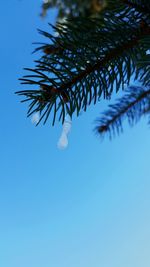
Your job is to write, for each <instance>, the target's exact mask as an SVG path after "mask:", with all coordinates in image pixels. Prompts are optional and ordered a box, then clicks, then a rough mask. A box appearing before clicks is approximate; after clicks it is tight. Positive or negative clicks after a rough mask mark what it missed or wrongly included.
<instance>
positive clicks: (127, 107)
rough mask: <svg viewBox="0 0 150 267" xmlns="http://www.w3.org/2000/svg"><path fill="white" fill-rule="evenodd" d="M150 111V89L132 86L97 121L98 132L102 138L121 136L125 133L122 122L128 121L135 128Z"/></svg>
mask: <svg viewBox="0 0 150 267" xmlns="http://www.w3.org/2000/svg"><path fill="white" fill-rule="evenodd" d="M149 111H150V89H148V90H145V89H143V87H137V86H131V87H129V88H128V90H127V93H126V95H125V96H123V97H122V98H120V99H119V100H118V101H117V103H116V104H114V105H109V109H108V110H107V111H106V112H104V113H103V116H102V118H100V119H98V120H97V124H98V126H97V127H96V129H95V130H96V132H97V133H98V134H100V136H104V135H105V134H107V133H108V134H109V137H112V135H115V134H119V133H120V132H122V131H123V128H122V122H123V120H124V119H125V118H127V119H128V122H129V125H130V126H133V125H134V124H135V123H137V122H138V120H139V119H140V118H141V117H142V116H143V115H145V114H147V113H148V112H149Z"/></svg>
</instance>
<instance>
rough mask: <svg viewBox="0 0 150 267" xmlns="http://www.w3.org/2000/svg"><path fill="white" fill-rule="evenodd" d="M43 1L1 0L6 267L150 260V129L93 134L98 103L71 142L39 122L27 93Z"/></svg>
mask: <svg viewBox="0 0 150 267" xmlns="http://www.w3.org/2000/svg"><path fill="white" fill-rule="evenodd" d="M40 4H41V1H37V0H36V1H35V0H20V1H19V0H8V1H1V15H0V25H1V42H0V51H1V57H0V60H1V61H0V77H1V80H0V86H1V105H0V114H1V118H0V123H1V130H0V142H1V144H0V147H1V149H0V266H1V267H101V266H102V267H149V266H150V164H149V163H150V161H149V158H150V152H149V151H150V129H149V127H148V126H147V123H146V120H142V121H141V122H140V123H139V124H138V125H137V126H135V127H134V128H132V129H129V128H128V127H126V129H125V133H124V135H122V136H120V137H118V138H115V139H114V140H113V141H112V142H110V141H109V140H107V139H106V140H105V141H104V142H100V140H99V139H98V138H97V137H96V136H95V135H94V133H93V132H92V129H93V127H94V125H93V121H94V119H95V118H96V117H97V116H98V114H99V113H100V112H101V111H102V110H103V109H102V107H104V104H102V103H100V104H98V105H97V106H95V107H92V108H90V109H89V112H87V113H86V114H83V115H82V116H80V118H78V119H75V120H74V121H73V127H72V132H71V134H70V136H69V147H68V149H67V150H65V151H60V150H58V149H57V146H56V144H57V141H58V138H59V135H60V132H61V126H60V125H59V124H57V125H56V127H54V128H52V127H51V125H50V123H48V124H47V125H46V126H39V127H38V128H36V127H34V126H33V125H32V124H31V122H30V120H29V119H26V110H27V106H26V105H25V104H24V105H23V104H20V103H19V100H20V99H19V98H18V97H17V96H15V95H14V92H15V91H17V90H22V89H23V88H22V86H21V85H20V84H19V82H18V78H19V77H21V76H22V75H23V74H24V71H23V70H22V68H23V67H31V66H33V63H32V60H33V58H34V57H35V55H31V52H32V50H33V45H32V42H34V41H42V39H41V37H40V36H39V35H38V33H37V31H36V29H37V28H41V29H44V30H47V29H48V26H47V23H48V22H54V20H55V15H56V11H55V10H54V11H51V12H50V13H49V16H48V17H47V18H46V19H45V20H42V19H41V18H40V17H39V16H38V15H39V13H40Z"/></svg>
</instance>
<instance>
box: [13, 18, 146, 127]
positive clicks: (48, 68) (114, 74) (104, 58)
mask: <svg viewBox="0 0 150 267" xmlns="http://www.w3.org/2000/svg"><path fill="white" fill-rule="evenodd" d="M83 21H86V23H87V24H86V32H85V35H84V36H83V35H81V34H80V32H79V31H78V27H79V24H80V28H81V32H82V25H81V22H80V21H78V23H77V24H76V25H75V24H69V25H68V27H67V29H66V27H62V26H61V27H59V28H58V31H59V34H60V35H61V47H63V51H61V52H60V50H59V49H58V53H57V52H56V53H51V54H50V55H47V56H44V57H42V58H41V60H39V61H36V63H37V65H36V68H35V69H27V70H28V71H31V72H33V74H32V75H26V76H25V77H24V78H22V79H20V80H21V81H22V83H23V84H31V85H39V86H40V90H37V91H35V90H34V91H32V90H26V91H20V92H18V94H19V95H24V96H26V97H27V99H28V100H32V103H34V105H33V106H34V107H35V106H36V105H37V110H36V108H35V109H30V108H29V110H30V111H31V112H29V113H28V115H30V114H32V113H33V112H34V111H39V110H40V111H41V112H42V110H44V108H45V107H46V103H47V104H48V106H49V107H50V108H51V109H52V108H53V106H54V113H55V112H56V111H58V110H60V117H59V119H61V120H62V121H63V119H64V116H65V112H68V113H69V114H70V115H71V116H72V114H73V113H74V111H75V110H76V111H77V115H78V114H79V112H80V110H81V109H84V110H86V109H87V106H88V105H90V104H91V102H92V101H94V103H96V101H97V100H98V99H99V98H100V97H101V95H102V93H103V94H104V97H109V96H110V95H111V93H112V91H113V87H114V85H115V86H116V90H117V91H118V90H119V88H120V86H122V87H123V86H124V83H126V84H129V82H130V78H131V75H132V74H133V72H134V71H135V63H136V61H137V60H138V58H139V57H140V58H141V57H142V56H143V55H145V50H143V49H142V45H141V44H140V41H141V40H142V39H143V38H146V37H147V36H149V35H150V27H149V26H148V25H147V24H145V23H144V24H143V23H142V24H139V22H138V23H134V24H128V23H125V22H122V20H121V19H120V20H119V18H117V19H114V21H113V20H111V22H110V23H109V25H108V23H107V22H104V21H102V20H100V21H98V20H87V19H86V20H84V19H82V22H83ZM119 22H120V23H119ZM100 23H103V27H100V26H99V25H100ZM118 23H119V26H117V25H116V24H118ZM116 26H117V32H116V29H115V27H116ZM83 29H84V31H85V26H84V24H83ZM42 33H43V34H44V35H45V36H46V37H48V38H51V35H49V34H48V33H45V32H42ZM91 34H92V37H91ZM118 34H119V39H118ZM120 36H121V39H120ZM90 37H91V38H92V39H90ZM53 40H54V41H55V49H56V47H59V45H60V38H58V37H56V38H54V37H53ZM69 45H70V48H69ZM55 51H56V50H55ZM49 73H51V76H52V78H50V77H49V75H48V74H49ZM32 78H35V79H36V80H33V79H32ZM43 88H44V90H43ZM32 103H31V106H32ZM33 106H32V107H33ZM47 112H49V109H48V111H47ZM44 114H45V115H47V113H44ZM54 117H56V114H55V116H54ZM46 118H48V117H47V116H46ZM53 122H54V121H53Z"/></svg>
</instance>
